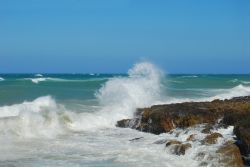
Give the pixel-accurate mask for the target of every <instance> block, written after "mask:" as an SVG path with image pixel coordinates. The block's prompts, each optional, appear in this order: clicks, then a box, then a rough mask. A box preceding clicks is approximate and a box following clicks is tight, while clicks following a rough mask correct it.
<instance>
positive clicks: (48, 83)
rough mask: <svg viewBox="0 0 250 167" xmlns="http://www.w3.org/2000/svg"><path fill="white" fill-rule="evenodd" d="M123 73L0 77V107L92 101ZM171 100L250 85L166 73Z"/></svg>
mask: <svg viewBox="0 0 250 167" xmlns="http://www.w3.org/2000/svg"><path fill="white" fill-rule="evenodd" d="M127 76H128V75H127V74H42V77H39V76H36V74H0V77H1V78H3V79H4V80H2V81H0V104H1V105H9V104H15V103H20V102H23V101H24V100H34V99H35V98H37V97H40V96H46V95H51V96H52V97H54V98H56V99H57V100H66V101H67V100H76V101H77V100H78V101H81V102H83V101H85V100H86V101H96V98H95V93H96V92H97V91H98V90H99V89H100V88H101V87H102V85H103V84H105V82H107V81H108V80H109V79H111V78H115V77H127ZM162 83H163V85H164V88H165V89H164V91H166V92H164V93H166V96H171V97H178V98H182V97H187V98H189V97H193V98H195V97H209V96H211V95H215V94H214V92H213V91H216V90H221V89H231V88H234V87H237V86H239V85H242V86H250V75H246V74H245V75H214V74H213V75H211V74H206V75H205V74H185V75H184V74H168V75H164V77H163V79H162Z"/></svg>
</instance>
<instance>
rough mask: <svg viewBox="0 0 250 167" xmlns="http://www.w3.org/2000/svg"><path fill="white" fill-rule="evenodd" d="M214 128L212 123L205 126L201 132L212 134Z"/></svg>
mask: <svg viewBox="0 0 250 167" xmlns="http://www.w3.org/2000/svg"><path fill="white" fill-rule="evenodd" d="M212 129H213V127H212V126H211V125H206V126H205V128H204V129H203V130H202V131H201V133H205V134H210V133H211V130H212Z"/></svg>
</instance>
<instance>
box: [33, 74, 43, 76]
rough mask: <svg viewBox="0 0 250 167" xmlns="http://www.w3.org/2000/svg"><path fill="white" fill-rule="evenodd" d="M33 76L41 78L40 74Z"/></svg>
mask: <svg viewBox="0 0 250 167" xmlns="http://www.w3.org/2000/svg"><path fill="white" fill-rule="evenodd" d="M35 76H36V77H43V75H42V74H36V75H35Z"/></svg>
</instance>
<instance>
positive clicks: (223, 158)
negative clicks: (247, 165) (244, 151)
mask: <svg viewBox="0 0 250 167" xmlns="http://www.w3.org/2000/svg"><path fill="white" fill-rule="evenodd" d="M217 153H219V154H220V156H219V157H220V159H219V163H220V165H221V166H226V167H243V166H244V164H243V161H242V157H241V153H240V150H239V148H238V147H237V146H236V145H235V144H233V143H230V142H229V143H226V144H225V145H223V146H222V147H221V148H219V149H218V150H217Z"/></svg>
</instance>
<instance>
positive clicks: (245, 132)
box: [234, 125, 250, 155]
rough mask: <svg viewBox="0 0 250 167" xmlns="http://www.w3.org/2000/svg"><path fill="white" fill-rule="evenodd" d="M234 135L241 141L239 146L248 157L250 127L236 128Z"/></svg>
mask: <svg viewBox="0 0 250 167" xmlns="http://www.w3.org/2000/svg"><path fill="white" fill-rule="evenodd" d="M234 133H235V134H236V136H237V138H238V139H239V141H238V142H237V145H238V146H239V148H240V150H241V152H242V154H243V155H248V154H249V153H250V127H247V126H244V125H237V126H235V128H234Z"/></svg>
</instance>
